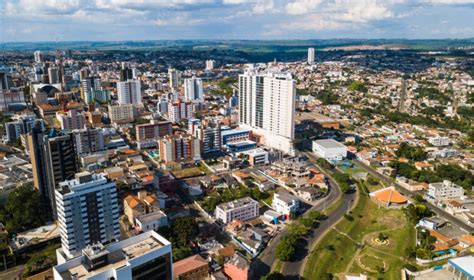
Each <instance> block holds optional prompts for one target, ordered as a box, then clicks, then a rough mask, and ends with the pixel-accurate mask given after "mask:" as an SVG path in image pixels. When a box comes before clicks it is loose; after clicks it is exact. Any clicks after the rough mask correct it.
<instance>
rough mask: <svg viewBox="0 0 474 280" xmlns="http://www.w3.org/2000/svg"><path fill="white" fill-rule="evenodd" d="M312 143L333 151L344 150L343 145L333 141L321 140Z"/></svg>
mask: <svg viewBox="0 0 474 280" xmlns="http://www.w3.org/2000/svg"><path fill="white" fill-rule="evenodd" d="M314 143H316V144H318V145H320V146H321V147H323V148H325V149H334V148H345V147H346V146H344V145H343V144H341V143H339V142H337V141H336V140H334V139H322V140H315V141H314Z"/></svg>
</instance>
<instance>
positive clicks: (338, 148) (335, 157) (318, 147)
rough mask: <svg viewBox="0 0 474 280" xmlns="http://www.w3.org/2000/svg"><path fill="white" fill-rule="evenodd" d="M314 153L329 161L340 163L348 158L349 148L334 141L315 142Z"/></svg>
mask: <svg viewBox="0 0 474 280" xmlns="http://www.w3.org/2000/svg"><path fill="white" fill-rule="evenodd" d="M313 152H314V153H315V154H316V155H318V156H319V157H322V158H324V159H325V160H327V161H340V160H342V159H344V158H346V157H347V147H346V146H344V145H343V144H341V143H339V142H337V141H336V140H333V139H323V140H315V141H313Z"/></svg>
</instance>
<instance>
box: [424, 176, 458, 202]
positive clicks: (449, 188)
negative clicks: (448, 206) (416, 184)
mask: <svg viewBox="0 0 474 280" xmlns="http://www.w3.org/2000/svg"><path fill="white" fill-rule="evenodd" d="M463 195H464V189H463V188H462V187H460V186H458V185H456V184H454V183H453V182H451V181H449V180H444V181H443V182H439V183H431V184H429V185H428V193H427V196H428V197H430V198H432V199H434V200H440V199H453V198H460V197H461V196H463Z"/></svg>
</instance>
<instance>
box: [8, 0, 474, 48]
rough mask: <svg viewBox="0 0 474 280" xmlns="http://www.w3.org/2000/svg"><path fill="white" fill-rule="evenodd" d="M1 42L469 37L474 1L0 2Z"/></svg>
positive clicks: (473, 21) (473, 26)
mask: <svg viewBox="0 0 474 280" xmlns="http://www.w3.org/2000/svg"><path fill="white" fill-rule="evenodd" d="M0 6H1V11H0V13H1V14H0V25H1V28H0V42H18V41H20V42H25V41H75V40H88V41H100V40H117V41H121V40H160V39H264V40H265V39H325V38H410V39H426V38H466V37H474V0H16V1H14V0H0Z"/></svg>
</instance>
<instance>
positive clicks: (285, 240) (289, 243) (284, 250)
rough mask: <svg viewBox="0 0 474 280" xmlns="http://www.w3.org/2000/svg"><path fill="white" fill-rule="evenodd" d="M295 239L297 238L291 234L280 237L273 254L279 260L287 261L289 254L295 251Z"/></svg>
mask: <svg viewBox="0 0 474 280" xmlns="http://www.w3.org/2000/svg"><path fill="white" fill-rule="evenodd" d="M296 241H297V238H296V237H295V236H292V235H285V236H283V237H282V239H281V241H280V243H278V245H277V247H276V250H275V254H276V256H277V258H278V259H280V260H281V261H288V260H290V258H291V256H293V254H294V253H295V251H296V248H295V246H296Z"/></svg>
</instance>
